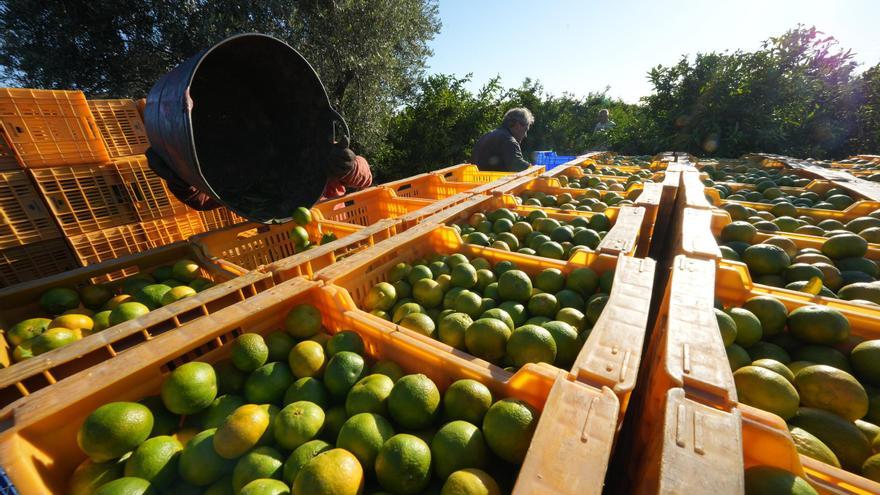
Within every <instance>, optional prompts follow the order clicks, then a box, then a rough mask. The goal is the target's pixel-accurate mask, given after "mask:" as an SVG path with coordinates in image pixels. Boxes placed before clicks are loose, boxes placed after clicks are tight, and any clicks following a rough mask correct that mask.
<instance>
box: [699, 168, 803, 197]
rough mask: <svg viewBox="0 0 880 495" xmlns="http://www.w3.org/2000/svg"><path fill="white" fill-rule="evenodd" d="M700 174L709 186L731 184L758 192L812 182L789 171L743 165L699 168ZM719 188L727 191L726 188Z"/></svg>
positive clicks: (800, 185) (801, 185)
mask: <svg viewBox="0 0 880 495" xmlns="http://www.w3.org/2000/svg"><path fill="white" fill-rule="evenodd" d="M700 172H702V173H704V174H706V175H708V176H709V181H711V182H710V183H711V184H714V183H715V182H733V183H736V184H749V185H753V186H755V188H756V189H760V191H759V192H761V191H764V190H766V189H769V188H774V187H804V186H806V185H808V184H809V183H810V182H812V179H807V178H803V177H799V176H797V175H792V174H791V172H789V171H781V170H776V169H766V170H765V169H761V168H755V167H750V166H748V165H745V164H739V165H736V166H730V165H724V166H718V165H706V166H703V167H701V168H700ZM719 187H722V188H725V189H728V190H729V188H727V186H724V185H720V186H719Z"/></svg>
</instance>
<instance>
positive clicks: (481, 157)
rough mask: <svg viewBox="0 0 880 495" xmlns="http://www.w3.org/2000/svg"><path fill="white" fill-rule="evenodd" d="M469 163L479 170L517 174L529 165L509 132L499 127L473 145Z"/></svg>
mask: <svg viewBox="0 0 880 495" xmlns="http://www.w3.org/2000/svg"><path fill="white" fill-rule="evenodd" d="M471 161H472V162H473V163H474V164H476V165H477V166H478V167H480V170H491V171H496V172H519V171H521V170H525V169H527V168H528V167H529V166H530V165H531V164H530V163H529V162H528V161H526V160H525V158H523V155H522V149H520V147H519V143H518V142H517V141H516V138H515V137H513V134H511V133H510V130H509V129H508V128H506V127H503V126H502V127H499V128H497V129H495V130H494V131H492V132H488V133H486V134H484V135H483V137H481V138H480V139H479V141H477V144H475V145H474V151H473V153H472V154H471Z"/></svg>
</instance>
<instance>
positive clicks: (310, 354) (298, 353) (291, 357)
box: [287, 340, 326, 378]
mask: <svg viewBox="0 0 880 495" xmlns="http://www.w3.org/2000/svg"><path fill="white" fill-rule="evenodd" d="M325 359H326V358H325V355H324V348H323V347H321V344H319V343H317V342H314V341H312V340H304V341H302V342H300V343H298V344H296V345H295V346H293V349H291V350H290V353H289V354H288V357H287V362H288V364H289V365H290V371H291V372H293V375H294V376H296V377H297V378H304V377H309V376H317V375H319V374H320V373H321V371H322V370H323V369H324V362H325Z"/></svg>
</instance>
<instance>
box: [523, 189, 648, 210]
mask: <svg viewBox="0 0 880 495" xmlns="http://www.w3.org/2000/svg"><path fill="white" fill-rule="evenodd" d="M621 194H623V192H622V191H602V190H599V189H572V190H571V192H562V193H559V194H548V193H545V192H543V191H531V190H527V191H522V192H520V193H519V194H518V195H517V197H518V198H519V199H520V200H521V201H522V204H524V205H526V206H542V207H545V208H559V209H561V210H577V211H595V212H598V213H602V212H603V211H605V210H606V209H607V208H608V207H609V206H627V205H632V204H633V202H632V200H630V199H626V198H625V197H624V196H622V195H621Z"/></svg>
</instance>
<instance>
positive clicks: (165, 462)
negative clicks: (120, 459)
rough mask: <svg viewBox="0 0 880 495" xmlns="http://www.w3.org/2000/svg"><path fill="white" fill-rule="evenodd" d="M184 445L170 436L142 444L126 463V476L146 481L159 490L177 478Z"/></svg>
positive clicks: (159, 437)
mask: <svg viewBox="0 0 880 495" xmlns="http://www.w3.org/2000/svg"><path fill="white" fill-rule="evenodd" d="M182 450H183V445H181V444H180V442H178V441H177V440H176V439H175V438H173V437H170V436H164V435H162V436H158V437H153V438H150V439H148V440H146V441H145V442H144V443H142V444H140V445H139V446H138V448H137V449H135V451H134V452H133V453H132V454H131V456H130V457H129V458H128V460H127V461H126V462H125V475H126V476H133V477H135V478H141V479H145V480H147V481H149V482H150V484H151V485H152V486H153V487H155V488H158V489H161V488H164V487H166V486H168V485H170V484H171V483H172V482H173V481H174V479H175V478H176V477H177V462H178V459H179V457H180V452H181V451H182Z"/></svg>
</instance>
